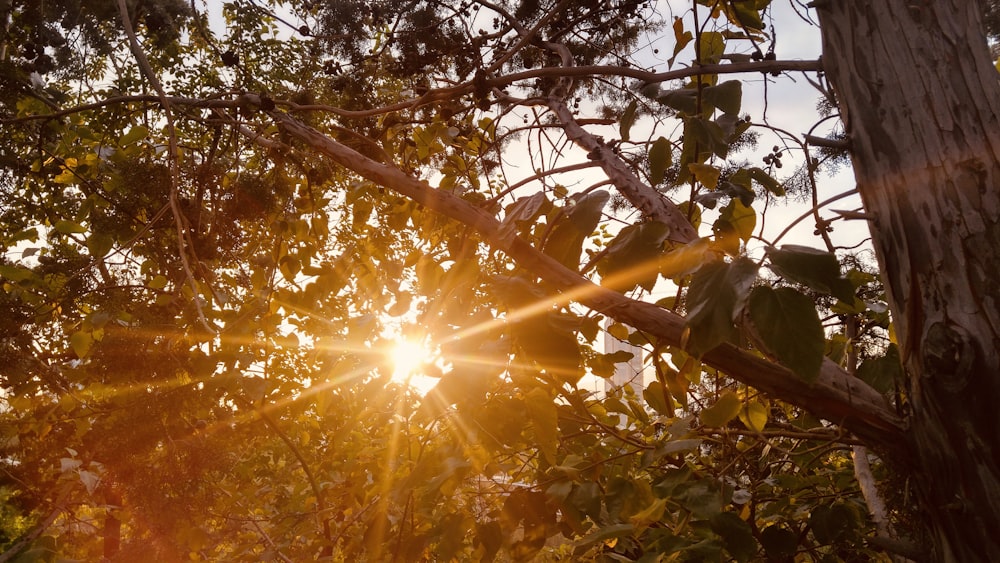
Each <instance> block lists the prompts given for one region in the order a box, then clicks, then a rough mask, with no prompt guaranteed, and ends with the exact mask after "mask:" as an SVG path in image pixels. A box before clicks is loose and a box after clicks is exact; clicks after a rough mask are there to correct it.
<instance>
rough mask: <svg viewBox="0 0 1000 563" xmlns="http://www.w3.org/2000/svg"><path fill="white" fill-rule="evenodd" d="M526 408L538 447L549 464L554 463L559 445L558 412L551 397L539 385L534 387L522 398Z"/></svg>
mask: <svg viewBox="0 0 1000 563" xmlns="http://www.w3.org/2000/svg"><path fill="white" fill-rule="evenodd" d="M524 404H525V406H526V407H527V408H528V419H529V420H531V426H532V428H533V429H534V433H535V440H536V441H537V444H536V445H537V446H538V449H539V450H540V451H541V452H542V455H544V456H545V461H547V462H548V463H549V464H550V465H555V464H556V449H557V447H558V445H559V427H558V423H559V414H558V411H557V410H556V405H555V403H554V402H552V397H550V396H549V394H548V393H546V392H545V390H543V389H542V388H541V387H535V388H534V389H532V390H531V391H529V392H528V394H527V395H526V396H525V398H524Z"/></svg>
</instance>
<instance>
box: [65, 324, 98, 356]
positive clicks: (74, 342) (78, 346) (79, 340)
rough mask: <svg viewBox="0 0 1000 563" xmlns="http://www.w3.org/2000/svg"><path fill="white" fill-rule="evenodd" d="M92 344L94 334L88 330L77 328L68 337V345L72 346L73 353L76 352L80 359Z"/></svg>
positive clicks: (88, 351)
mask: <svg viewBox="0 0 1000 563" xmlns="http://www.w3.org/2000/svg"><path fill="white" fill-rule="evenodd" d="M93 344H94V335H93V333H92V332H90V331H89V330H87V331H84V330H78V331H76V332H74V333H73V334H71V335H70V337H69V345H70V347H71V348H73V353H74V354H76V357H77V358H80V359H83V358H86V357H87V354H89V353H90V348H91V346H93Z"/></svg>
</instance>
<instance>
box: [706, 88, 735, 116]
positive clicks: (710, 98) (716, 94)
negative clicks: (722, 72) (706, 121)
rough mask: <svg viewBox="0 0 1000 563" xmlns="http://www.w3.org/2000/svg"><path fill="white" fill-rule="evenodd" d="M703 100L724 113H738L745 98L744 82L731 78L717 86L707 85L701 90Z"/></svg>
mask: <svg viewBox="0 0 1000 563" xmlns="http://www.w3.org/2000/svg"><path fill="white" fill-rule="evenodd" d="M701 95H702V101H703V102H707V103H708V104H711V105H712V107H716V108H719V109H720V110H722V113H726V114H731V115H736V114H738V113H739V112H740V104H741V103H742V100H743V83H742V82H740V81H739V80H729V81H726V82H723V83H722V84H716V85H715V86H706V87H704V88H702V90H701Z"/></svg>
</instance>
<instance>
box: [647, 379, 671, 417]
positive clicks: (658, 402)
mask: <svg viewBox="0 0 1000 563" xmlns="http://www.w3.org/2000/svg"><path fill="white" fill-rule="evenodd" d="M642 398H643V399H645V400H646V404H647V405H649V408H651V409H653V410H654V411H656V412H658V413H660V414H662V415H663V416H674V402H673V400H672V399H671V398H670V395H669V394H668V393H667V389H666V388H665V387H664V385H663V384H662V383H660V382H659V381H651V382H650V383H649V385H647V386H646V388H645V389H643V390H642Z"/></svg>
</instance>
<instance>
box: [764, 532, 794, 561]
mask: <svg viewBox="0 0 1000 563" xmlns="http://www.w3.org/2000/svg"><path fill="white" fill-rule="evenodd" d="M760 543H761V545H763V546H764V553H766V554H767V557H768V558H769V559H772V560H777V561H780V560H784V559H790V558H791V557H792V556H794V555H795V552H796V551H798V547H799V536H798V534H796V533H795V532H793V531H791V530H789V529H787V528H785V527H783V526H779V525H774V526H768V527H766V528H764V530H763V531H762V532H761V533H760Z"/></svg>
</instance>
